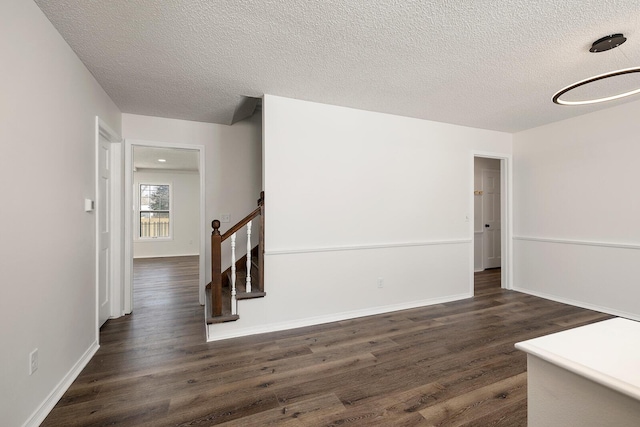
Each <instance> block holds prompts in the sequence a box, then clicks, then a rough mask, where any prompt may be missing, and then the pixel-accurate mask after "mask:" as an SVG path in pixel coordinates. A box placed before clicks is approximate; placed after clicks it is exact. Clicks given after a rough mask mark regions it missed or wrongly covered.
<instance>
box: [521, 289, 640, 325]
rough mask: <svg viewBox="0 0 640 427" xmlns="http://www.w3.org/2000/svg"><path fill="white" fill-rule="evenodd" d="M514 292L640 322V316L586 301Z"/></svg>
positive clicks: (537, 293)
mask: <svg viewBox="0 0 640 427" xmlns="http://www.w3.org/2000/svg"><path fill="white" fill-rule="evenodd" d="M513 290H514V291H517V292H522V293H524V294H529V295H533V296H534V297H539V298H544V299H548V300H551V301H555V302H561V303H563V304H568V305H573V306H575V307H580V308H586V309H587V310H593V311H598V312H600V313H606V314H611V315H613V316H618V317H624V318H625V319H631V320H636V321H640V316H639V315H637V314H633V313H628V312H626V311H621V310H615V309H612V308H609V307H603V306H600V305H596V304H589V303H587V302H584V301H576V300H573V299H570V298H564V297H559V296H557V295H551V294H546V293H544V292H538V291H532V290H530V289H526V288H520V287H514V288H513Z"/></svg>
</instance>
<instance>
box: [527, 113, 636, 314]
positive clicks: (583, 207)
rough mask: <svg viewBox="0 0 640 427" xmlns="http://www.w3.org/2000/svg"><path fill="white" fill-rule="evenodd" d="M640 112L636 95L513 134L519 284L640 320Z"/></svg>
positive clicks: (543, 293)
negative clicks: (639, 187)
mask: <svg viewBox="0 0 640 427" xmlns="http://www.w3.org/2000/svg"><path fill="white" fill-rule="evenodd" d="M558 108H564V107H558ZM638 117H640V102H639V101H636V102H632V103H627V104H623V105H619V106H616V107H612V108H609V109H606V110H602V111H599V112H596V113H591V114H587V115H584V116H580V117H576V118H573V119H568V120H564V121H560V122H556V123H552V124H549V125H546V126H542V127H538V128H535V129H531V130H528V131H524V132H520V133H517V134H515V135H514V194H515V196H514V237H515V240H514V261H515V265H514V275H515V276H514V284H515V287H516V289H518V290H522V291H525V292H529V293H532V294H535V295H540V296H545V297H548V298H552V299H556V300H559V301H564V302H568V303H572V304H575V305H579V306H583V307H589V308H594V309H597V310H601V311H605V312H609V313H613V314H618V315H623V316H627V317H631V318H636V319H640V305H639V304H638V301H640V288H639V287H638V283H639V278H640V225H639V222H638V221H639V219H640V197H638V183H640V168H639V167H638V159H640V144H639V143H638V135H640V120H639V119H638Z"/></svg>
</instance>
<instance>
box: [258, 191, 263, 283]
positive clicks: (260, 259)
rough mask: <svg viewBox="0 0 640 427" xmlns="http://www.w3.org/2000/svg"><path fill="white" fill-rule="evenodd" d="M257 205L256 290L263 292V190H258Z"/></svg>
mask: <svg viewBox="0 0 640 427" xmlns="http://www.w3.org/2000/svg"><path fill="white" fill-rule="evenodd" d="M258 206H260V234H259V236H258V270H259V271H260V276H259V277H258V291H260V292H264V191H261V192H260V199H258Z"/></svg>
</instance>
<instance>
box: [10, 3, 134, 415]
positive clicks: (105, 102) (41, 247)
mask: <svg viewBox="0 0 640 427" xmlns="http://www.w3.org/2000/svg"><path fill="white" fill-rule="evenodd" d="M0 57H1V58H2V59H1V62H2V65H1V66H0V70H1V71H0V73H1V78H0V94H1V95H0V121H1V123H0V141H1V142H0V193H1V194H2V209H0V227H1V229H2V230H1V236H2V237H1V238H0V280H1V285H0V325H2V326H0V342H2V350H0V360H1V363H0V395H1V396H2V399H0V419H2V421H1V423H2V425H6V426H20V425H23V424H25V423H26V422H28V421H29V422H30V423H32V424H33V425H37V423H38V422H39V421H41V418H40V417H42V416H44V415H46V413H47V410H48V409H49V408H46V409H45V407H46V406H47V405H53V404H55V400H56V399H57V397H59V396H57V397H56V396H55V392H56V391H64V388H65V386H64V384H65V381H70V380H72V379H73V374H74V372H75V371H74V367H75V368H81V366H80V365H82V363H83V362H85V361H86V358H85V359H83V355H84V356H87V357H88V356H90V354H92V351H94V350H95V349H96V348H97V347H96V345H97V341H96V340H97V336H96V294H95V289H96V284H95V214H94V213H86V212H84V198H85V197H86V198H91V199H94V200H95V172H94V145H95V116H96V115H99V116H100V117H101V118H102V119H103V120H104V121H105V122H106V123H107V124H108V125H109V126H110V127H111V128H112V129H114V130H116V131H117V132H119V131H120V119H121V115H120V111H119V110H118V108H116V106H115V105H114V103H113V102H112V101H111V100H110V99H109V97H108V96H107V95H106V94H105V92H104V91H103V90H102V88H101V87H100V86H99V85H98V84H97V82H96V81H95V80H94V78H93V76H92V75H91V74H90V73H89V72H88V70H87V69H86V68H85V67H84V65H83V64H82V63H81V62H80V60H79V59H78V58H77V56H76V55H75V54H74V53H73V51H72V50H71V49H70V48H69V46H68V45H67V44H66V43H65V42H64V40H63V39H62V37H61V36H60V35H59V34H58V32H57V31H56V30H55V29H54V28H53V26H52V25H51V24H50V22H49V21H48V20H47V18H46V17H45V16H44V15H43V14H42V12H41V11H40V9H39V8H38V7H37V6H36V4H35V3H34V2H32V1H23V0H4V1H2V2H0ZM35 348H38V350H39V365H40V366H39V369H38V370H37V371H36V372H35V373H34V374H33V375H32V376H29V375H28V355H29V353H30V352H31V351H32V350H33V349H35ZM77 364H78V365H77ZM49 396H51V397H53V399H52V400H51V401H47V400H46V399H47V397H49ZM39 409H41V410H42V412H38V413H36V411H38V410H39Z"/></svg>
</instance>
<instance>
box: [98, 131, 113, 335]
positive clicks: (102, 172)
mask: <svg viewBox="0 0 640 427" xmlns="http://www.w3.org/2000/svg"><path fill="white" fill-rule="evenodd" d="M98 150H99V151H98V195H97V199H98V206H97V210H98V212H97V214H98V248H99V249H98V250H99V254H98V326H102V325H103V324H104V322H106V321H107V319H108V318H109V317H110V316H111V298H110V296H111V230H110V227H111V170H110V165H111V143H110V142H109V141H107V140H106V139H105V138H104V137H103V136H102V135H100V143H99V148H98Z"/></svg>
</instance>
